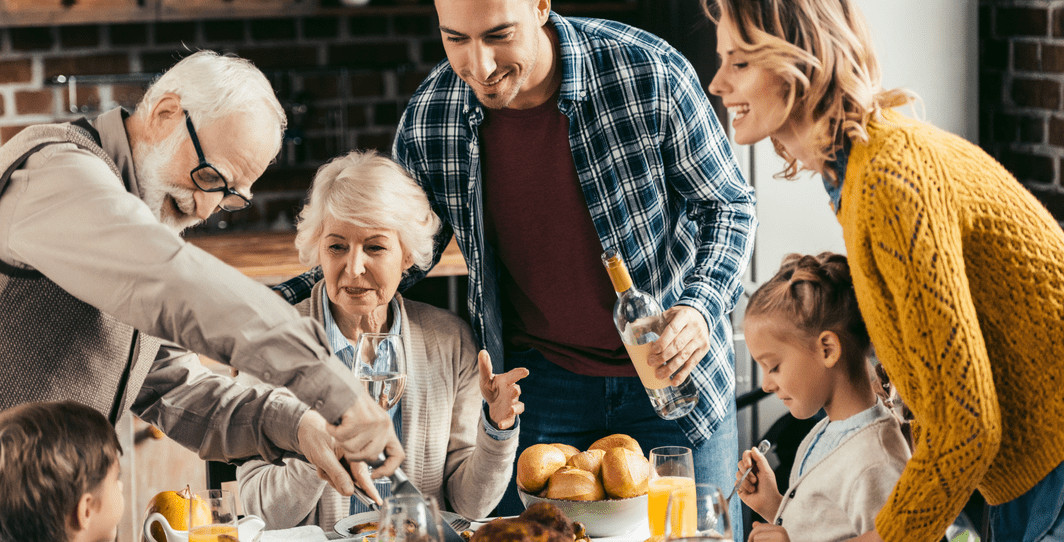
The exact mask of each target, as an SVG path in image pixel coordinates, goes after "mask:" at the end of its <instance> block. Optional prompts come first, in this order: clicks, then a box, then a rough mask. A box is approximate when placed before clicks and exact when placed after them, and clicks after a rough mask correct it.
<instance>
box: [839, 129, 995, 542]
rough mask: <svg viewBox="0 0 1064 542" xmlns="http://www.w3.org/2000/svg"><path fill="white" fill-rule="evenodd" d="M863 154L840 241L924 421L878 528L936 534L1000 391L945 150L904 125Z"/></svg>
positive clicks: (986, 443)
mask: <svg viewBox="0 0 1064 542" xmlns="http://www.w3.org/2000/svg"><path fill="white" fill-rule="evenodd" d="M864 159H865V160H867V163H866V164H867V165H866V166H865V167H863V168H861V169H862V171H863V176H864V177H863V179H862V180H861V182H860V186H861V187H862V189H861V190H860V191H859V192H851V193H852V194H853V195H854V196H856V201H852V202H845V201H844V206H845V205H847V204H854V206H853V207H852V208H851V209H850V211H851V212H853V213H856V214H857V215H858V216H859V218H857V219H856V223H857V224H859V226H858V227H857V228H856V230H857V231H858V232H860V233H859V234H858V235H853V236H849V237H851V239H847V245H848V250H849V251H850V253H851V265H855V266H856V267H857V270H856V272H855V273H854V281H855V288H856V291H857V294H858V300H859V302H860V306H861V312H862V316H864V318H865V320H866V322H867V323H868V327H869V331H870V334H871V336H872V341H873V343H874V344H875V345H876V352H877V355H879V356H880V358H881V361H882V363H883V365H884V367H885V368H886V369H887V372H888V373H889V374H890V377H891V381H892V382H894V383H895V384H896V385H897V386H898V390H899V392H900V393H901V395H902V398H903V399H904V400H905V401H906V403H907V404H908V405H909V406H910V407H911V408H912V411H913V413H914V414H915V417H916V419H917V420H919V422H920V426H921V431H920V433H919V439H918V440H916V441H915V442H914V448H915V449H914V451H913V457H912V459H911V460H910V461H909V463H908V465H907V466H906V468H905V470H904V472H903V473H902V475H901V478H900V479H899V481H898V483H897V485H896V486H895V488H894V491H893V492H892V493H891V495H890V497H889V499H888V501H887V503H886V505H885V506H884V507H883V509H882V510H881V511H880V513H879V515H878V516H877V518H876V530H877V531H878V532H879V534H880V535H881V536H882V537H883V539H884V540H888V541H895V540H907V541H911V540H937V539H940V538H941V537H942V535H943V533H944V532H945V529H946V527H947V526H948V525H949V523H950V522H951V521H952V520H953V519H954V518H955V517H956V516H957V514H958V513H959V512H960V510H961V508H962V507H963V506H964V503H965V502H966V501H967V499H968V497H969V495H970V494H971V492H972V490H973V489H974V488H975V487H976V485H977V483H978V481H979V480H980V479H981V478H982V477H983V475H984V474H985V473H986V471H987V469H988V468H989V465H990V463H991V461H992V460H993V458H994V456H995V454H996V453H997V450H998V447H999V445H1000V440H1001V422H1000V413H999V410H998V403H997V397H996V392H995V389H994V383H993V378H992V374H991V369H990V361H989V358H988V356H987V351H986V346H985V344H984V341H983V335H982V332H981V330H980V326H979V320H978V317H977V314H976V310H975V305H974V303H973V301H972V298H971V296H970V290H969V285H968V279H967V275H966V270H965V264H964V258H963V251H962V243H963V239H962V237H963V235H962V233H963V224H962V223H961V219H960V217H959V214H958V210H959V207H958V202H957V201H955V199H954V195H953V194H952V193H951V192H950V189H949V183H948V182H946V181H947V179H945V178H944V174H943V171H942V162H941V155H940V154H939V153H938V152H937V150H936V149H933V148H931V147H930V146H926V147H922V146H921V142H920V141H919V139H918V138H916V137H913V134H912V133H911V132H906V131H899V132H897V133H895V134H894V135H893V136H891V137H890V138H889V139H888V141H887V142H886V144H884V145H881V146H878V148H877V149H876V151H875V153H874V156H873V155H871V153H870V154H869V155H865V156H864ZM853 163H854V162H853V161H852V160H851V165H852V164H853ZM851 233H852V232H851ZM855 256H856V258H855ZM854 260H856V261H854Z"/></svg>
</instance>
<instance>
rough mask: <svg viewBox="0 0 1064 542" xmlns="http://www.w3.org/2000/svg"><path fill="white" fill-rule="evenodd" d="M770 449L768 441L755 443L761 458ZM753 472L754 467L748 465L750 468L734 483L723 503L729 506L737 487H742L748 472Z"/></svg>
mask: <svg viewBox="0 0 1064 542" xmlns="http://www.w3.org/2000/svg"><path fill="white" fill-rule="evenodd" d="M771 447H772V444H771V443H769V441H767V440H762V441H761V442H759V443H757V453H759V454H761V455H762V456H764V455H765V454H766V453H768V449H769V448H771ZM753 470H754V466H753V465H750V468H748V469H746V472H744V473H743V476H742V478H739V481H738V482H735V486H734V487H732V490H731V493H729V494H728V498H727V499H725V501H727V502H728V504H731V498H732V497H733V496H735V492H736V491H737V490H738V489H739V486H741V485H743V482H745V481H746V477H747V476H750V472H751V471H753Z"/></svg>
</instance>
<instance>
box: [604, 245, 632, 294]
mask: <svg viewBox="0 0 1064 542" xmlns="http://www.w3.org/2000/svg"><path fill="white" fill-rule="evenodd" d="M603 263H604V264H605V266H606V273H608V274H609V276H610V282H612V283H613V291H615V292H617V295H621V294H623V293H625V292H627V291H628V290H630V289H632V276H631V275H630V274H628V267H627V266H625V265H624V260H622V259H621V257H620V255H616V254H615V255H613V256H612V257H610V258H608V259H605V260H604V262H603Z"/></svg>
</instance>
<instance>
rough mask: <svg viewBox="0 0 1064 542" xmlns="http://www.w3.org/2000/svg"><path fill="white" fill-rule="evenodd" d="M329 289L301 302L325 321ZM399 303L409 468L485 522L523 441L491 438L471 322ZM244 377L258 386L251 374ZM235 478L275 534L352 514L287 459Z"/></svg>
mask: <svg viewBox="0 0 1064 542" xmlns="http://www.w3.org/2000/svg"><path fill="white" fill-rule="evenodd" d="M323 284H324V282H319V283H318V284H316V285H315V286H314V289H313V291H312V293H311V296H310V298H308V299H306V300H304V301H302V302H301V303H299V304H297V305H296V309H298V310H299V311H300V313H301V314H304V315H310V316H312V317H313V318H314V319H315V320H317V321H319V322H324V316H323V314H322V298H321V289H322V286H323ZM396 297H397V298H398V299H399V306H400V313H401V317H402V335H403V346H404V348H405V350H406V353H407V372H408V374H409V375H410V376H409V378H408V379H407V383H406V391H405V392H404V395H403V398H402V403H401V409H402V416H403V435H402V443H403V449H404V451H405V452H406V459H405V460H404V461H403V465H402V468H403V470H404V471H405V472H406V474H407V476H409V477H410V480H411V481H412V482H413V483H414V485H415V486H417V488H418V489H420V490H421V492H422V493H423V494H425V495H432V496H434V497H436V499H437V501H438V502H439V503H440V506H441V508H446V509H448V510H453V511H455V512H457V513H459V514H462V515H463V516H466V517H469V518H478V517H484V516H486V515H488V514H489V513H490V512H491V510H492V509H493V508H494V507H495V505H496V504H497V503H498V502H499V500H500V499H501V498H502V494H503V492H504V491H505V490H506V486H507V484H508V483H509V481H510V474H511V471H512V468H513V462H514V455H515V454H516V452H517V434H516V432H515V434H514V435H513V436H511V438H509V439H507V440H503V441H499V440H495V439H493V438H492V437H490V436H489V435H488V434H487V433H486V432H485V431H484V428H483V425H482V423H481V417H480V416H481V414H480V413H481V408H482V399H481V394H480V385H479V374H478V372H477V363H476V357H477V348H476V343H475V342H474V341H473V335H472V332H471V330H470V329H469V325H468V324H466V323H465V322H463V321H462V320H461V319H459V318H458V317H457V316H455V315H454V314H452V313H450V312H447V311H445V310H443V309H439V308H436V307H433V306H431V305H426V304H424V303H418V302H416V301H406V300H404V299H403V298H402V297H401V296H399V294H396ZM238 380H242V381H243V382H245V383H248V384H254V383H257V380H254V377H251V376H246V375H244V374H241V375H240V376H239V377H238ZM237 480H238V483H239V491H240V499H241V501H243V504H244V511H245V513H246V514H255V515H257V516H259V517H261V518H262V519H263V520H264V521H265V522H266V526H267V528H270V529H283V528H288V527H293V526H296V525H308V524H317V525H319V526H321V527H322V529H324V530H325V531H326V532H330V531H331V530H332V528H333V525H335V523H336V522H337V521H338V520H340V519H342V518H344V517H346V516H347V515H348V509H349V508H348V506H349V498H348V497H344V496H342V495H340V494H339V493H337V492H336V491H335V490H334V489H332V487H330V486H328V485H327V484H326V483H325V482H324V481H322V480H321V479H320V478H318V475H317V472H316V471H315V469H314V467H313V466H311V465H310V464H308V463H306V462H305V461H300V460H285V464H284V465H283V466H282V465H274V464H271V463H268V462H265V461H261V460H254V461H249V462H247V463H244V464H243V465H241V466H240V467H239V468H238V469H237ZM445 487H446V490H445V489H444V488H445Z"/></svg>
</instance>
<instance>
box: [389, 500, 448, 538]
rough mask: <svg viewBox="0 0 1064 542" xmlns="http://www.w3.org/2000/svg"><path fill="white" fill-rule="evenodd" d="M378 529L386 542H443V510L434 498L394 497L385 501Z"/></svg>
mask: <svg viewBox="0 0 1064 542" xmlns="http://www.w3.org/2000/svg"><path fill="white" fill-rule="evenodd" d="M380 517H381V519H380V523H379V524H378V526H377V540H379V541H382V542H443V526H442V524H441V522H440V509H439V507H438V506H437V504H436V499H435V498H433V497H422V496H421V495H411V494H400V495H392V496H390V497H388V498H387V499H385V500H384V506H383V507H381V516H380Z"/></svg>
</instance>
